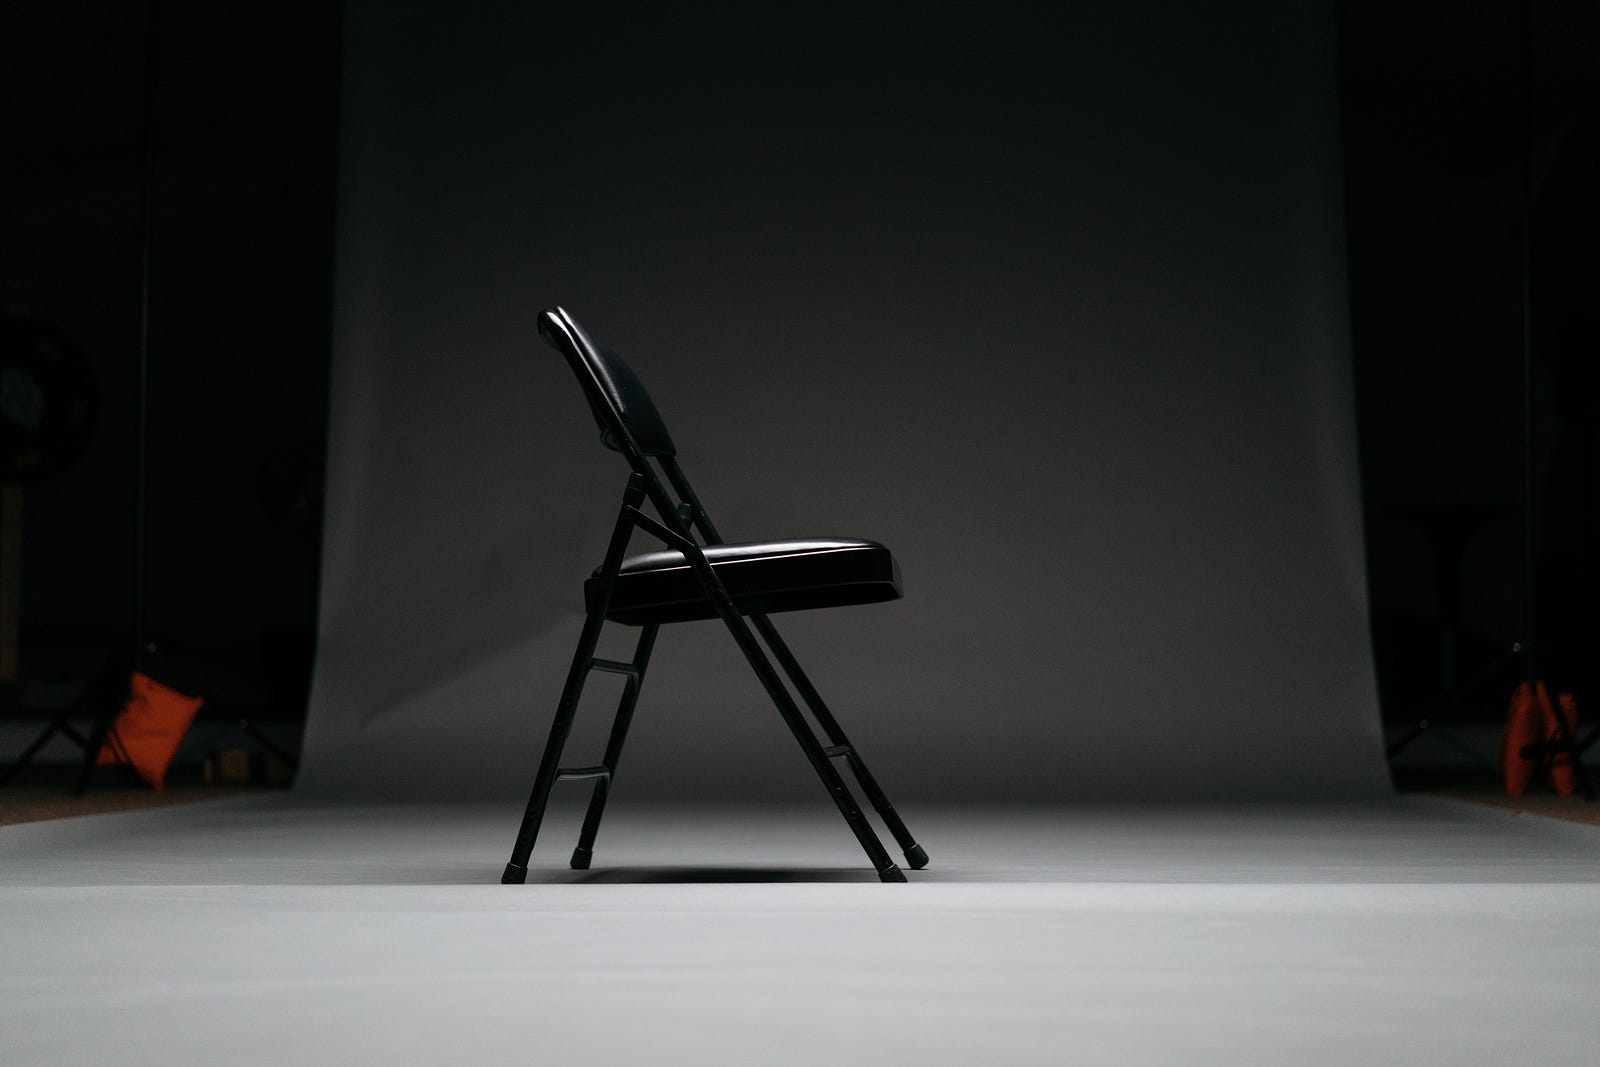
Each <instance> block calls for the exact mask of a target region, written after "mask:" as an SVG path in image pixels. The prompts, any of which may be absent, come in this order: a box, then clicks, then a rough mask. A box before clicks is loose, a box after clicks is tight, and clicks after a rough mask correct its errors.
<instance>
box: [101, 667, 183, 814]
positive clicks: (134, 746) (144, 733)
mask: <svg viewBox="0 0 1600 1067" xmlns="http://www.w3.org/2000/svg"><path fill="white" fill-rule="evenodd" d="M203 703H205V701H203V700H202V699H201V698H199V697H192V696H187V695H185V694H183V693H180V692H178V691H177V690H176V689H169V688H168V687H167V686H164V685H162V684H161V683H160V682H158V681H156V680H155V679H154V678H151V677H149V676H148V675H145V674H141V673H139V672H138V671H134V672H133V677H132V678H131V679H130V680H129V686H128V702H127V703H126V704H124V705H123V706H122V711H120V712H119V713H118V714H117V718H116V720H115V721H114V722H113V723H112V724H111V729H110V730H109V731H108V732H107V733H106V740H105V743H104V744H103V745H102V746H101V747H100V751H99V753H98V754H97V756H96V759H95V763H96V764H98V765H99V766H102V767H105V766H112V765H118V764H127V765H129V766H131V767H132V768H133V770H134V773H136V774H137V775H138V776H139V777H140V778H141V779H143V780H144V783H145V784H146V785H148V786H149V787H150V788H151V789H154V790H157V791H160V789H161V787H162V785H163V784H165V782H166V777H167V767H168V766H169V765H170V764H171V763H172V757H173V756H174V755H176V754H177V751H178V745H179V744H180V743H181V742H182V741H183V735H184V734H186V733H188V732H189V724H190V723H192V722H193V721H194V716H195V712H197V711H199V710H200V705H201V704H203Z"/></svg>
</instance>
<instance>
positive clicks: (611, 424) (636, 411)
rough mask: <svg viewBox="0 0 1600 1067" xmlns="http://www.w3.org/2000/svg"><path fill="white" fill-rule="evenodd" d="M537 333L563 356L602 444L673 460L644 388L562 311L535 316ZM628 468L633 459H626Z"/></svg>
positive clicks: (669, 442) (669, 438)
mask: <svg viewBox="0 0 1600 1067" xmlns="http://www.w3.org/2000/svg"><path fill="white" fill-rule="evenodd" d="M539 333H540V334H542V335H543V336H544V339H545V340H546V341H549V342H550V344H551V345H553V346H554V347H555V348H556V349H557V350H558V351H559V352H560V353H561V354H562V355H563V356H565V357H566V360H567V365H568V366H570V367H571V368H572V372H573V373H574V374H576V375H577V376H578V381H579V382H580V383H582V385H583V395H584V398H585V399H587V400H588V401H589V410H590V411H592V412H593V413H594V418H595V421H596V422H597V423H599V424H600V441H601V443H602V444H604V445H605V446H606V447H607V448H609V449H611V450H612V451H614V452H621V453H623V454H624V455H628V453H629V452H630V449H629V447H628V445H629V442H631V443H632V445H633V446H634V449H636V450H637V451H638V453H639V454H640V456H654V457H657V458H660V457H670V456H674V455H676V454H677V449H676V448H675V447H674V446H673V444H672V436H671V435H670V434H668V433H667V425H666V423H664V422H662V421H661V413H660V412H659V411H657V410H656V406H655V403H654V402H653V401H652V400H651V399H650V394H649V393H647V392H645V388H644V385H643V384H641V383H640V381H639V379H638V378H637V377H636V376H635V375H634V373H633V371H632V370H631V369H629V367H628V365H627V364H626V363H624V362H622V360H621V359H619V358H618V357H617V355H616V353H614V352H608V351H603V350H601V348H600V347H599V346H598V345H596V344H595V343H594V340H593V339H592V338H590V336H589V335H588V333H586V332H585V331H584V329H583V327H582V326H579V325H578V323H577V321H576V320H575V319H573V317H572V316H571V315H569V314H567V312H566V310H565V309H563V308H559V307H556V308H551V309H550V310H549V311H545V312H542V313H541V314H540V315H539ZM628 459H629V462H630V463H632V462H634V459H635V457H634V456H631V455H628Z"/></svg>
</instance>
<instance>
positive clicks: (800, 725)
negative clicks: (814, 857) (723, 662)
mask: <svg viewBox="0 0 1600 1067" xmlns="http://www.w3.org/2000/svg"><path fill="white" fill-rule="evenodd" d="M713 581H714V579H713ZM708 584H709V583H708ZM719 591H720V587H719ZM725 597H726V594H725V593H724V594H723V596H722V597H718V596H716V595H713V596H712V602H713V603H714V604H715V605H716V606H717V613H718V614H719V615H721V616H722V621H723V622H724V623H726V624H727V627H728V630H729V632H731V633H732V634H733V639H734V641H736V642H737V643H738V645H739V650H740V651H741V652H743V653H744V657H745V659H746V660H748V661H749V663H750V666H751V668H752V669H753V670H754V671H755V672H756V677H757V678H759V679H760V680H761V685H762V687H763V688H764V689H766V691H767V695H768V696H770V697H771V698H772V702H773V703H774V704H776V705H777V708H778V713H779V714H781V715H782V716H783V721H784V722H785V723H787V724H788V726H789V730H790V732H791V733H793V734H794V738H795V740H796V741H798V742H799V743H800V749H801V751H803V752H804V753H805V755H806V759H808V760H810V761H811V767H812V769H813V770H815V771H816V772H817V777H818V778H821V779H822V784H823V786H824V787H826V788H827V790H828V795H829V796H831V797H832V798H833V802H834V804H835V805H837V806H838V808H839V813H840V814H841V815H843V816H844V821H845V822H846V823H848V824H849V826H850V829H851V831H853V832H854V833H855V835H856V840H857V841H859V842H860V843H861V848H862V849H863V850H864V851H865V852H866V854H867V858H868V859H870V860H871V861H872V866H873V867H874V868H876V869H877V871H878V878H879V879H880V880H881V881H885V882H904V881H905V880H906V876H905V872H903V871H902V870H900V868H899V867H897V866H895V863H894V861H893V860H892V859H890V858H889V853H888V852H887V851H886V850H885V849H884V847H883V842H881V841H879V840H878V835H877V834H876V833H875V832H873V829H872V824H871V823H869V822H868V821H867V817H866V815H864V814H863V813H862V811H861V806H860V805H858V804H857V803H856V801H855V797H853V796H851V794H850V788H849V787H848V786H847V785H845V783H844V779H843V778H841V777H840V776H839V771H838V769H837V768H835V767H834V765H833V761H832V760H831V759H829V758H828V754H827V753H826V752H825V751H824V750H823V747H822V743H821V742H820V741H818V740H817V737H816V734H814V733H812V732H811V727H810V726H809V725H808V724H807V723H806V720H805V716H804V715H803V714H801V712H800V708H799V707H798V706H797V705H796V704H795V702H794V698H793V697H792V696H790V695H789V690H788V689H787V688H786V687H785V686H784V684H783V679H782V678H780V677H778V672H777V671H775V670H773V668H772V663H771V662H770V661H769V660H768V659H767V657H766V654H765V653H764V652H762V650H761V646H760V645H759V644H758V643H757V642H756V639H755V635H754V634H752V633H751V632H750V627H749V626H747V625H745V622H744V620H743V619H742V618H740V617H739V615H738V613H737V612H736V611H735V609H734V607H733V602H732V601H731V600H727V599H724V598H725Z"/></svg>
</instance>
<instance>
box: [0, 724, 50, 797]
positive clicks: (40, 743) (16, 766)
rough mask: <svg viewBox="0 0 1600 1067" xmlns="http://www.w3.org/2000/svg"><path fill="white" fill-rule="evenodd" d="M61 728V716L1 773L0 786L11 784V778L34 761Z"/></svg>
mask: <svg viewBox="0 0 1600 1067" xmlns="http://www.w3.org/2000/svg"><path fill="white" fill-rule="evenodd" d="M60 729H61V720H60V719H59V718H57V719H53V720H51V722H50V725H49V726H47V727H45V729H44V733H42V734H40V735H39V736H38V737H36V738H35V739H34V741H33V744H31V745H29V746H28V747H27V748H26V749H24V750H23V753H22V755H20V756H18V757H17V761H16V762H15V763H13V764H12V765H11V766H9V767H7V768H6V770H5V773H4V774H0V786H5V785H8V784H10V782H11V779H13V778H15V777H16V776H17V772H18V771H20V770H22V768H24V767H26V766H27V765H28V764H30V763H32V762H33V757H34V756H36V755H37V754H38V752H39V750H40V749H41V748H43V747H44V746H45V744H46V743H48V742H49V740H50V739H51V738H52V737H54V736H55V735H56V731H58V730H60Z"/></svg>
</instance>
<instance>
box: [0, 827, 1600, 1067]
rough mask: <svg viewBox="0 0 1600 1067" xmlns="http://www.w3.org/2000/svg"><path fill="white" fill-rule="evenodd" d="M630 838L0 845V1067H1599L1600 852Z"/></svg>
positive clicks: (1181, 842)
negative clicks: (520, 874)
mask: <svg viewBox="0 0 1600 1067" xmlns="http://www.w3.org/2000/svg"><path fill="white" fill-rule="evenodd" d="M903 813H904V814H905V815H906V817H907V821H908V822H910V824H911V826H912V828H913V830H914V831H916V833H917V835H918V837H919V838H920V839H921V841H922V843H923V844H924V845H925V846H926V847H927V849H928V851H929V853H930V854H931V855H932V858H933V864H932V866H931V867H930V869H929V870H927V871H923V872H911V875H910V877H911V883H910V884H908V885H883V884H880V883H879V882H877V880H876V879H875V878H874V876H873V874H872V871H871V870H870V869H869V868H868V867H867V866H866V864H865V861H864V859H863V858H862V857H861V855H860V853H859V852H858V851H857V850H856V846H855V842H854V840H853V838H851V836H850V834H849V831H848V830H847V829H846V828H845V826H844V824H843V823H842V821H840V820H839V819H838V817H837V815H836V813H835V812H834V811H833V810H832V808H831V806H829V805H827V804H826V803H825V802H822V803H819V804H818V805H816V806H815V807H811V808H805V809H781V810H767V809H756V808H750V809H693V808H680V809H673V810H670V811H662V810H655V811H652V812H648V813H647V812H642V811H640V810H636V809H632V808H631V807H630V805H628V804H626V803H622V802H619V803H617V804H615V805H613V808H612V811H611V812H610V813H608V815H607V825H606V826H605V827H604V828H603V829H602V831H601V835H600V840H599V846H598V847H597V849H596V851H595V869H594V870H592V871H589V872H583V873H579V872H571V871H566V870H563V869H561V868H560V867H559V866H558V865H559V864H562V863H564V861H565V859H566V856H567V854H568V853H569V852H570V850H571V845H572V842H573V840H574V838H575V833H576V815H577V812H576V811H575V810H570V809H558V811H557V812H556V813H555V816H554V817H553V818H552V819H551V820H549V821H548V822H547V824H546V828H545V832H544V835H543V836H542V838H541V843H540V847H539V848H538V849H537V850H536V851H535V853H534V864H533V870H532V875H531V877H530V883H529V884H528V885H525V886H502V885H499V884H498V876H499V873H500V870H501V867H502V866H503V865H504V862H505V859H506V854H507V852H508V850H509V848H510V844H511V839H512V837H513V835H514V833H515V830H516V823H517V819H518V816H519V815H520V811H519V810H518V808H517V806H516V805H515V804H514V803H513V804H511V805H508V806H503V807H496V808H478V807H444V808H423V807H405V808H400V807H380V806H369V807H359V806H344V807H321V806H315V805H313V804H310V803H307V802H302V801H296V800H295V799H294V798H292V797H284V796H271V797H264V796H256V797H245V798H240V799H234V800H225V801H216V802H211V803H205V804H197V805H192V806H189V807H182V808H168V809H163V810H155V811H145V812H135V813H125V814H114V815H99V816H90V817H85V818H77V819H67V820H59V821H55V822H47V823H33V824H25V825H20V826H12V827H5V828H0V958H3V959H4V960H5V966H4V968H3V972H0V1063H4V1064H8V1065H9V1064H18V1065H33V1064H77V1063H82V1064H110V1063H114V1064H147V1063H148V1064H163V1065H167V1064H173V1063H197V1064H198V1063H204V1064H275V1065H281V1064H291V1063H293V1064H302V1063H303V1064H320V1063H327V1064H365V1063H471V1062H519V1063H555V1062H562V1063H687V1064H698V1063H730V1064H767V1063H773V1064H799V1063H808V1064H809V1063H823V1062H835V1063H868V1062H873V1063H907V1064H912V1063H914V1064H947V1063H948V1064H995V1063H1071V1064H1102V1063H1103V1064H1118V1065H1136V1064H1229V1065H1236V1064H1359V1065H1361V1067H1371V1065H1376V1064H1479V1063H1482V1064H1495V1065H1497V1067H1504V1065H1505V1064H1512V1063H1541V1062H1544V1063H1595V1062H1600V829H1597V828H1593V827H1588V826H1580V825H1574V824H1569V823H1560V822H1554V821H1550V820H1545V819H1540V818H1537V817H1531V816H1520V817H1519V816H1514V815H1511V814H1509V813H1506V812H1502V811H1498V810H1495V809H1490V808H1486V807H1476V806H1471V805H1467V804H1460V803H1454V802H1450V801H1444V800H1433V799H1421V798H1404V799H1399V800H1396V801H1394V802H1393V803H1390V804H1385V805H1381V806H1377V807H1369V808H1347V809H1346V808H1339V809H1329V808H1301V809H1285V808H1236V809H1229V810H1212V809H1205V810H1191V811H1178V810H1172V809H1120V810H1113V809H1092V808H1061V809H1054V810H1040V809H976V810H966V811H959V812H958V811H951V810H942V811H941V810H932V811H929V810H919V809H918V808H917V807H916V806H915V805H908V806H906V807H905V808H904V809H903Z"/></svg>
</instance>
